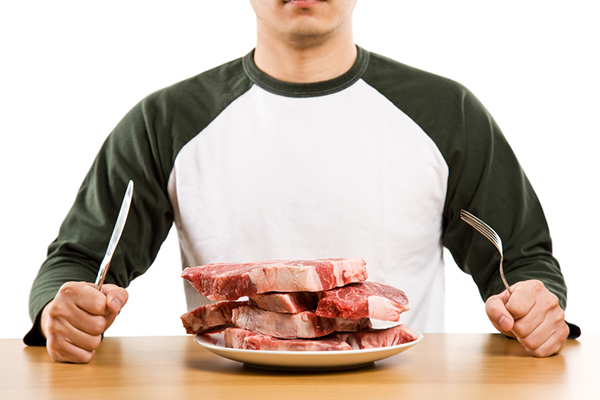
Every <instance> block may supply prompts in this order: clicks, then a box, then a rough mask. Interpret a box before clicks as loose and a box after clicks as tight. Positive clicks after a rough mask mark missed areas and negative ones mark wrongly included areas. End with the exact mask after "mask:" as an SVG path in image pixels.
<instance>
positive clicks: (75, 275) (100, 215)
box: [24, 101, 173, 359]
mask: <svg viewBox="0 0 600 400" xmlns="http://www.w3.org/2000/svg"><path fill="white" fill-rule="evenodd" d="M147 103H148V102H147V101H146V102H142V103H140V104H138V105H137V106H136V107H135V108H134V109H133V110H132V111H130V112H129V113H128V114H127V115H126V116H125V118H124V119H123V120H122V121H121V122H120V123H119V124H118V126H117V127H116V128H115V130H114V131H113V132H112V133H111V134H110V135H109V137H108V138H107V140H106V141H105V143H104V144H103V146H102V148H101V149H100V151H99V153H98V155H97V157H96V159H95V161H94V163H93V165H92V167H91V168H90V171H89V172H88V174H87V175H86V177H85V179H84V181H83V183H82V185H81V188H80V189H79V192H78V193H77V197H76V199H75V202H74V204H73V206H72V207H71V210H70V211H69V213H68V214H67V216H66V218H65V219H64V221H63V223H62V225H61V228H60V231H59V234H58V237H57V238H56V240H55V241H54V242H53V243H52V244H51V245H50V246H49V248H48V255H47V258H46V260H45V261H44V263H43V264H42V266H41V268H40V270H39V272H38V275H37V277H36V279H35V281H34V283H33V286H32V289H31V293H30V302H29V312H30V316H31V319H32V321H33V322H34V323H33V326H32V329H31V330H30V332H29V333H28V334H27V335H26V336H25V338H24V341H25V343H26V344H28V345H45V344H46V339H47V340H48V344H49V345H50V346H51V347H53V346H54V344H55V343H58V340H56V338H57V337H58V336H60V335H61V334H62V335H65V334H66V331H65V330H64V326H65V325H64V324H63V325H62V328H60V329H59V328H58V327H59V326H60V324H58V323H57V322H59V321H63V322H65V321H67V322H68V324H71V325H72V326H73V327H75V326H77V325H76V323H75V320H74V319H73V318H74V317H76V316H79V317H82V318H83V317H84V316H85V317H89V316H90V315H95V316H98V315H104V317H102V318H104V319H105V322H106V323H105V324H99V323H97V322H95V323H94V324H96V327H95V328H94V329H89V328H87V325H89V324H88V322H89V321H88V322H82V326H77V327H78V328H81V329H80V330H82V331H85V332H87V333H88V334H91V335H92V336H94V337H97V336H98V335H97V333H98V329H97V328H98V326H97V325H104V326H105V328H107V327H108V326H109V325H110V323H112V320H114V318H113V316H116V313H115V311H117V309H119V310H120V307H117V306H116V303H112V299H113V297H112V295H111V293H112V294H114V293H120V294H118V295H115V298H116V299H118V301H121V302H122V304H121V306H122V305H124V301H125V300H126V298H124V296H125V295H124V294H123V292H124V289H121V288H125V287H127V286H128V285H129V283H130V282H131V281H132V280H133V279H134V278H135V277H137V276H139V275H141V274H143V273H144V272H145V271H146V270H147V269H148V267H149V266H150V265H151V263H152V262H153V261H154V258H155V257H156V254H157V253H158V251H159V249H160V246H161V244H162V242H163V241H164V239H165V238H166V236H167V234H168V232H169V229H170V227H171V225H172V222H173V208H172V206H171V203H170V201H169V198H168V192H167V184H168V176H169V171H170V168H171V167H172V158H173V157H172V155H171V153H170V152H169V151H163V152H159V151H158V150H157V149H158V148H161V147H164V149H167V150H168V149H171V148H172V147H173V146H169V143H162V142H161V143H159V139H158V137H160V138H161V139H160V140H163V141H165V140H170V135H169V132H168V131H167V132H165V129H168V127H161V129H157V128H156V127H155V126H152V125H150V123H151V122H152V121H153V118H152V115H150V113H151V106H149V105H148V104H147ZM130 179H132V180H133V181H134V182H135V184H136V191H135V195H134V196H133V200H132V205H131V210H130V213H129V216H128V219H127V224H126V225H125V228H124V231H123V234H122V236H121V240H120V242H119V246H118V247H117V249H116V251H115V253H114V255H113V258H112V260H111V267H110V270H109V272H108V275H107V277H106V283H107V284H113V285H114V286H111V285H108V286H107V288H113V289H114V290H115V291H114V292H113V291H111V292H103V293H102V294H101V293H100V292H99V291H97V290H96V291H95V292H94V291H90V290H89V289H90V288H89V287H87V286H85V285H84V286H80V283H83V282H93V281H94V279H95V278H96V275H97V273H98V268H99V265H100V262H101V260H102V258H103V256H104V253H105V251H106V247H107V245H108V241H109V239H110V236H111V232H112V229H113V228H114V224H115V221H116V219H117V214H118V212H119V208H120V204H121V201H122V196H123V192H124V190H125V188H126V186H127V182H128V181H129V180H130ZM67 282H69V284H67V285H65V284H66V283H67ZM75 282H77V283H78V284H75ZM74 287H77V288H81V290H83V291H84V292H85V293H86V297H85V299H86V300H89V299H93V305H90V304H88V303H86V302H84V301H83V298H79V297H77V296H73V295H72V290H73V288H74ZM117 287H119V288H118V290H117V289H116V288H117ZM64 290H66V293H63V291H64ZM84 292H81V293H80V290H79V289H78V290H77V291H76V293H78V294H79V295H81V296H83V293H84ZM125 293H126V292H125ZM67 294H69V296H67ZM100 295H101V296H102V297H106V298H105V299H104V303H105V304H104V303H103V302H102V301H101V300H100V298H99V296H100ZM90 296H91V297H90ZM55 297H56V298H55ZM63 300H68V301H63ZM75 300H77V301H78V302H77V301H75ZM100 303H102V304H104V308H103V307H101V306H100V305H99V304H100ZM61 304H62V305H61ZM65 307H66V308H65ZM66 309H67V310H71V311H73V310H81V311H80V312H79V313H76V314H69V315H68V318H67V315H66V314H65V310H66ZM42 310H44V313H42ZM117 312H118V311H117ZM113 314H114V315H113ZM108 316H110V318H109V317H108ZM48 317H51V318H48ZM102 318H92V319H93V320H99V319H102ZM84 319H85V318H84ZM46 322H50V324H48V326H45V323H46ZM48 328H49V329H50V331H49V332H48V331H47V329H48ZM61 329H62V330H61ZM102 332H103V331H102ZM102 332H101V333H102ZM70 333H71V334H73V335H74V336H73V337H72V338H69V340H75V341H77V339H78V338H79V339H80V338H81V334H80V333H76V332H75V331H73V330H71V331H70ZM84 347H86V348H88V350H89V348H90V347H91V346H90V342H89V341H88V344H87V345H86V346H84ZM49 351H51V348H50V347H49ZM55 358H58V359H60V358H61V356H58V357H55ZM79 359H82V358H81V357H79Z"/></svg>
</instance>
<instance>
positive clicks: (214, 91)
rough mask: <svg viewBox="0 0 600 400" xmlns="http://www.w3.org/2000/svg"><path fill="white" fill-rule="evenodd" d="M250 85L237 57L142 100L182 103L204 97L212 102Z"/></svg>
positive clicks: (245, 88)
mask: <svg viewBox="0 0 600 400" xmlns="http://www.w3.org/2000/svg"><path fill="white" fill-rule="evenodd" d="M250 85H251V82H250V81H249V80H248V78H247V77H246V75H245V73H244V70H243V66H242V59H241V58H238V59H235V60H233V61H229V62H227V63H224V64H221V65H219V66H217V67H214V68H211V69H209V70H206V71H204V72H201V73H199V74H197V75H195V76H192V77H189V78H186V79H184V80H181V81H179V82H176V83H174V84H172V85H170V86H167V87H165V88H162V89H159V90H157V91H155V92H153V93H151V94H150V95H148V96H147V97H146V98H145V99H144V101H145V102H152V103H156V102H157V103H165V102H166V103H168V104H173V103H175V104H182V103H189V102H190V101H193V102H197V101H200V100H202V99H205V101H210V102H212V103H214V102H215V97H222V96H223V95H224V94H233V93H239V92H243V91H245V90H247V89H248V87H249V86H250Z"/></svg>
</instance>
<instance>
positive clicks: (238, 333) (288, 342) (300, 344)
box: [224, 328, 352, 351]
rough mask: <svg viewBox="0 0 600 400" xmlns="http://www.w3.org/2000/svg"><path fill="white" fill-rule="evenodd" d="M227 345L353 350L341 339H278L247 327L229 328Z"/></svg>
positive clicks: (240, 347)
mask: <svg viewBox="0 0 600 400" xmlns="http://www.w3.org/2000/svg"><path fill="white" fill-rule="evenodd" d="M224 339H225V347H231V348H234V349H244V350H263V351H264V350H267V351H336V350H352V347H350V345H349V344H348V343H346V342H345V341H343V340H341V339H329V338H319V339H278V338H275V337H272V336H268V335H263V334H261V333H257V332H252V331H249V330H246V329H239V328H227V329H226V330H225V333H224Z"/></svg>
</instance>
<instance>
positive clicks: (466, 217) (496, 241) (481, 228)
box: [460, 210, 512, 294]
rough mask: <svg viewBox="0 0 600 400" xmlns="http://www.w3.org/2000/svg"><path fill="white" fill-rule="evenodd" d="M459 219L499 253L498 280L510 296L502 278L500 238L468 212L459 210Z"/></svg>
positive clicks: (509, 291)
mask: <svg viewBox="0 0 600 400" xmlns="http://www.w3.org/2000/svg"><path fill="white" fill-rule="evenodd" d="M460 219H462V220H463V221H465V222H466V223H467V224H469V225H471V226H472V227H473V228H475V230H477V232H479V233H481V234H482V235H483V236H485V238H486V239H487V240H489V241H490V242H492V244H493V245H494V246H495V247H496V249H497V250H498V252H499V253H500V278H502V282H503V283H504V286H506V290H508V293H509V294H512V290H511V289H510V286H509V285H508V282H507V281H506V278H505V277H504V269H503V268H502V263H503V261H504V253H503V250H502V239H500V236H498V234H497V233H496V231H494V230H493V229H492V228H491V227H490V226H489V225H488V224H486V223H485V222H483V221H482V220H480V219H479V218H477V217H476V216H474V215H473V214H471V213H470V212H468V211H467V210H460Z"/></svg>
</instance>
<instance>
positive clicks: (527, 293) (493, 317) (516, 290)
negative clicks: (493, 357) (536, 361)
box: [485, 280, 569, 357]
mask: <svg viewBox="0 0 600 400" xmlns="http://www.w3.org/2000/svg"><path fill="white" fill-rule="evenodd" d="M511 289H512V291H513V293H512V294H509V293H508V291H506V290H505V291H504V292H502V293H500V294H498V295H495V296H491V297H490V298H488V299H487V301H486V302H485V311H486V313H487V315H488V317H489V319H490V321H491V322H492V324H493V325H494V327H495V328H496V329H498V331H500V332H501V333H503V334H505V335H507V336H512V337H514V338H516V339H518V340H519V342H520V343H521V344H522V345H523V347H525V350H527V352H528V353H529V354H531V355H533V356H535V357H548V356H551V355H553V354H556V353H558V352H559V351H561V350H562V348H563V347H564V345H565V343H566V341H567V336H568V335H569V327H568V326H567V323H566V322H565V313H564V311H563V310H562V308H560V305H559V304H558V298H557V297H556V296H555V295H554V294H552V293H551V292H549V291H548V289H546V287H545V286H544V284H543V283H542V282H541V281H538V280H529V281H523V282H518V283H516V284H514V285H513V286H511Z"/></svg>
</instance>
